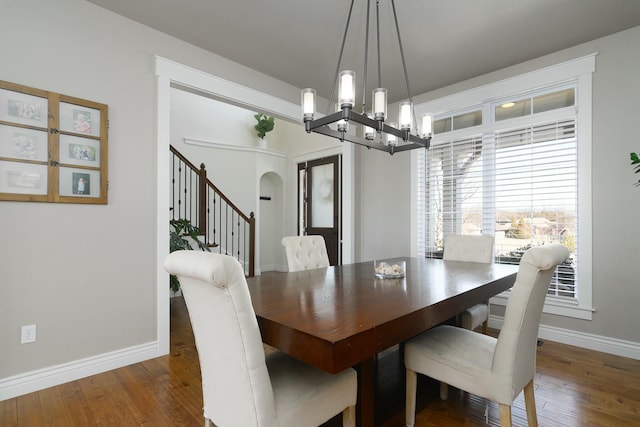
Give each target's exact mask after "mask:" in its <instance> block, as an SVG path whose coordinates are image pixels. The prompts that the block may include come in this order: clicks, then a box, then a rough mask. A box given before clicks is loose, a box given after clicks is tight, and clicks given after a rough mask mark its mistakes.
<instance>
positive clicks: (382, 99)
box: [372, 87, 387, 120]
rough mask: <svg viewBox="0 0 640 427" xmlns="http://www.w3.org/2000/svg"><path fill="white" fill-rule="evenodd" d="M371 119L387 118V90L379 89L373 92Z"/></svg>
mask: <svg viewBox="0 0 640 427" xmlns="http://www.w3.org/2000/svg"><path fill="white" fill-rule="evenodd" d="M372 99H373V117H374V118H375V119H376V120H385V119H386V118H387V90H386V89H385V88H382V87H379V88H376V89H374V90H373V96H372Z"/></svg>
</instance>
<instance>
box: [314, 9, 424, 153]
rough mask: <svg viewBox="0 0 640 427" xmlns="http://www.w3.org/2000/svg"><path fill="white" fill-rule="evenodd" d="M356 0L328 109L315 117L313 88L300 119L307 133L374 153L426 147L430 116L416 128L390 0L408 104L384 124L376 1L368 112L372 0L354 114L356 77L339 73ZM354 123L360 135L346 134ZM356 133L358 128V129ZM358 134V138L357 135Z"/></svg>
mask: <svg viewBox="0 0 640 427" xmlns="http://www.w3.org/2000/svg"><path fill="white" fill-rule="evenodd" d="M354 1H355V0H351V6H350V7H349V14H348V17H347V25H346V27H345V29H344V35H343V37H342V46H341V47H340V54H339V56H338V64H337V65H336V72H335V75H334V80H333V82H334V83H333V89H332V90H331V97H330V98H329V108H327V113H326V115H325V116H324V117H319V118H316V91H315V89H312V88H306V89H303V90H302V117H303V121H304V126H305V130H306V131H307V133H310V132H316V133H320V134H323V135H327V136H331V137H333V138H337V139H339V140H340V141H342V142H344V141H349V142H352V143H354V144H358V145H362V146H365V147H368V148H373V149H376V150H381V151H386V152H388V153H389V154H394V153H395V152H398V151H406V150H413V149H415V148H429V144H430V142H431V129H432V116H431V115H430V114H424V115H422V116H421V118H420V119H421V120H420V127H418V126H417V120H416V117H415V113H414V111H413V100H412V97H411V89H410V87H409V76H408V74H407V65H406V62H405V59H404V51H403V49H402V40H401V38H400V28H399V26H398V17H397V15H396V7H395V2H394V0H391V9H392V11H393V20H394V22H395V30H396V33H397V36H398V46H399V51H400V57H401V58H402V68H403V71H404V79H405V84H406V87H407V96H408V101H405V102H401V103H400V104H399V106H400V108H399V115H398V123H397V124H396V123H387V122H386V119H387V89H385V88H383V87H381V76H380V74H381V71H380V70H381V68H380V1H381V0H376V36H377V53H378V58H377V59H378V60H377V65H378V87H377V88H375V89H373V91H372V95H371V109H370V110H369V111H367V109H366V107H367V98H366V92H367V61H368V59H369V58H368V54H369V52H368V51H369V13H370V7H371V0H367V21H366V30H365V31H366V34H365V47H364V72H363V76H364V83H363V89H362V92H363V93H362V109H361V110H360V111H356V110H355V109H354V107H355V101H356V93H355V89H356V74H355V72H353V71H351V70H344V71H339V70H340V64H341V62H342V54H343V52H344V46H345V42H346V40H347V33H348V32H349V25H350V23H351V14H352V13H351V12H352V11H353V4H354ZM336 85H338V99H337V102H336V103H335V104H334V103H333V102H334V101H333V97H334V94H335V89H336ZM332 105H335V110H334V111H333V112H332V111H331V106H332ZM350 123H357V124H359V125H361V126H360V128H361V130H360V132H353V131H352V132H349V124H350ZM358 130H359V129H358ZM358 133H359V135H358Z"/></svg>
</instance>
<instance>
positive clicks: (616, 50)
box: [356, 27, 640, 346]
mask: <svg viewBox="0 0 640 427" xmlns="http://www.w3.org/2000/svg"><path fill="white" fill-rule="evenodd" d="M638 46H640V27H635V28H632V29H630V30H627V31H623V32H620V33H617V34H614V35H611V36H608V37H604V38H601V39H598V40H595V41H593V42H590V43H586V44H583V45H579V46H576V47H573V48H571V49H567V50H564V51H561V52H556V53H554V54H551V55H548V56H545V57H542V58H539V59H536V60H533V61H529V62H526V63H523V64H519V65H517V66H514V67H510V68H507V69H503V70H500V71H498V72H495V73H491V74H488V75H484V76H480V77H477V78H474V79H471V80H468V81H465V82H461V83H459V84H456V85H452V86H449V87H446V88H442V89H439V90H437V91H434V92H431V93H427V94H422V95H420V96H417V97H414V102H416V103H421V102H425V101H428V100H432V99H437V98H440V97H443V96H446V95H450V94H454V93H458V92H461V91H464V90H467V89H470V88H474V87H478V86H482V85H486V84H489V83H492V82H495V81H499V80H503V79H506V78H509V77H512V76H516V75H520V74H524V73H526V72H529V71H533V70H537V69H541V68H544V67H547V66H551V65H554V64H557V63H560V62H563V61H567V60H570V59H574V58H579V57H582V56H585V55H588V54H592V53H594V52H597V53H598V55H597V57H596V72H595V73H594V74H593V126H592V132H593V140H592V144H593V151H592V154H593V166H592V168H593V169H592V170H593V176H592V185H593V194H592V200H593V230H591V231H589V230H588V231H587V232H591V233H592V236H593V265H592V274H593V306H594V308H595V309H596V311H595V313H593V320H591V321H586V320H578V319H570V318H565V317H559V316H555V315H550V314H544V315H543V318H542V324H544V325H548V326H551V327H558V328H563V329H568V330H573V331H579V332H584V333H586V334H594V335H600V336H604V337H609V338H613V339H619V340H624V341H631V342H632V343H635V345H636V346H637V345H638V343H640V328H638V325H639V324H640V311H639V310H638V309H637V304H638V301H640V275H639V274H638V264H639V262H640V227H638V212H640V188H635V187H634V186H633V183H634V182H636V181H637V180H638V176H637V175H635V176H634V174H633V170H632V168H631V166H630V165H629V164H630V161H629V153H630V152H631V151H635V152H640V138H639V137H638V130H637V126H638V119H639V118H640V107H638V99H640V83H639V80H638V76H640V54H638V52H639V50H638ZM358 154H359V156H358V169H357V170H358V172H359V175H358V179H357V181H356V182H357V186H358V190H357V191H356V194H358V195H359V197H360V200H359V203H357V204H356V206H357V207H358V211H357V212H356V214H357V215H358V214H359V215H360V218H362V220H361V221H360V222H359V224H360V229H359V230H356V232H357V236H359V239H358V243H359V245H360V246H359V247H358V249H359V252H358V253H359V259H362V260H364V259H371V258H373V257H376V256H378V255H377V254H386V253H393V252H392V251H391V250H390V249H389V247H390V245H391V246H394V250H395V251H396V253H403V252H408V250H409V245H408V244H406V245H404V246H405V247H404V250H403V246H402V245H400V246H396V245H397V243H396V244H395V245H394V244H393V243H392V242H393V241H394V239H395V238H396V236H402V237H403V238H404V237H405V236H408V234H409V233H410V231H409V223H408V218H409V217H410V212H407V210H409V207H408V203H406V201H407V200H410V198H409V197H410V195H409V194H403V195H401V194H395V193H396V192H398V191H406V192H408V191H409V183H410V181H409V179H410V178H409V177H408V176H407V171H408V170H409V169H410V167H411V163H410V157H409V156H406V155H403V154H404V153H399V154H396V155H395V156H393V157H394V158H393V159H385V160H384V161H382V162H381V160H380V158H381V157H380V156H381V155H380V154H379V153H374V152H373V150H371V151H369V152H367V151H366V150H359V153H358ZM395 157H397V158H395ZM382 196H384V197H389V202H388V203H387V202H382V201H381V200H380V197H382ZM381 234H382V235H381ZM407 242H408V240H407ZM495 308H496V311H495V312H496V314H501V312H502V311H501V310H499V308H498V307H495Z"/></svg>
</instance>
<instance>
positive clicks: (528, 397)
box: [524, 380, 538, 427]
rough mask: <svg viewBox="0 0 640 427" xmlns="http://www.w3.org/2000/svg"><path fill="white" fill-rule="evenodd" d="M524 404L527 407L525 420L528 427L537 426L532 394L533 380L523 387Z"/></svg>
mask: <svg viewBox="0 0 640 427" xmlns="http://www.w3.org/2000/svg"><path fill="white" fill-rule="evenodd" d="M524 405H525V408H526V409H527V422H528V423H529V427H538V415H537V414H536V398H535V396H534V394H533V380H531V381H529V384H527V385H526V386H525V387H524Z"/></svg>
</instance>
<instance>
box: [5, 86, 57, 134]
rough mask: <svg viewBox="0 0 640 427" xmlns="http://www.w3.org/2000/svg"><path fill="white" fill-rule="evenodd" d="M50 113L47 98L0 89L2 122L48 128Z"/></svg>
mask: <svg viewBox="0 0 640 427" xmlns="http://www.w3.org/2000/svg"><path fill="white" fill-rule="evenodd" d="M48 111H49V110H48V100H47V98H41V97H39V96H34V95H27V94H25V93H20V92H15V91H12V90H8V89H0V120H3V121H5V122H12V123H19V124H22V125H28V126H36V127H44V128H46V127H47V122H48V120H49V117H48Z"/></svg>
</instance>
